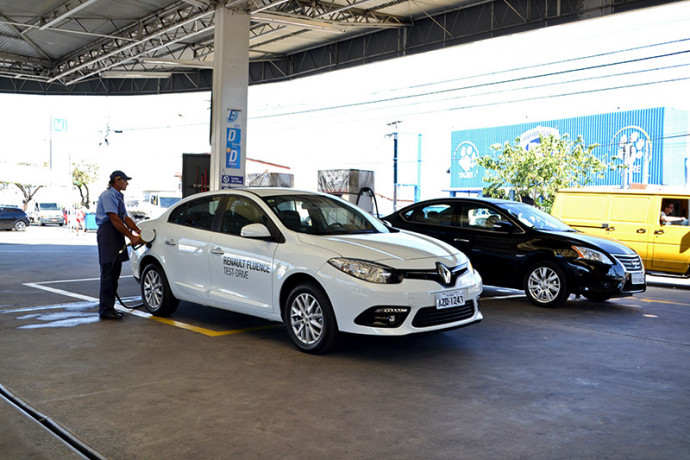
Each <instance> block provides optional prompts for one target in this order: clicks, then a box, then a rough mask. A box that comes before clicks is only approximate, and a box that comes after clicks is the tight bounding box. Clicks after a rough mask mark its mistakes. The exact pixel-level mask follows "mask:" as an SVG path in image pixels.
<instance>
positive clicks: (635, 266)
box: [613, 254, 642, 272]
mask: <svg viewBox="0 0 690 460" xmlns="http://www.w3.org/2000/svg"><path fill="white" fill-rule="evenodd" d="M613 257H615V258H616V260H617V261H618V262H620V263H621V264H622V265H623V267H625V271H628V272H639V271H640V270H642V259H640V256H638V255H634V256H628V255H621V254H616V255H614V256H613Z"/></svg>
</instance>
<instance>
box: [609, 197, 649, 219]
mask: <svg viewBox="0 0 690 460" xmlns="http://www.w3.org/2000/svg"><path fill="white" fill-rule="evenodd" d="M649 200H650V198H648V197H635V196H614V197H613V200H612V202H611V221H612V222H647V216H648V213H649Z"/></svg>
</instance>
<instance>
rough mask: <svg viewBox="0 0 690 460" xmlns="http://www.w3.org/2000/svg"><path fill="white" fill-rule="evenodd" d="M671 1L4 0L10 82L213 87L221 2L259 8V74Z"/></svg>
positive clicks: (271, 77)
mask: <svg viewBox="0 0 690 460" xmlns="http://www.w3.org/2000/svg"><path fill="white" fill-rule="evenodd" d="M661 3H669V1H663V0H660V1H647V0H584V1H583V0H323V1H320V0H311V1H307V0H227V1H222V2H217V1H212V0H183V1H171V0H146V1H144V0H68V1H60V0H22V1H16V0H0V92H5V93H7V92H11V93H24V94H70V95H127V94H161V93H170V92H185V91H201V90H210V89H211V87H212V83H213V77H212V69H213V54H214V28H215V18H216V15H217V13H218V10H221V9H223V8H226V9H231V10H232V9H237V10H242V11H245V12H249V14H250V17H251V25H250V29H249V36H248V40H249V55H248V59H249V84H257V83H266V82H275V81H281V80H286V79H292V78H297V77H301V76H306V75H313V74H316V73H320V72H325V71H330V70H336V69H342V68H346V67H351V66H355V65H360V64H364V63H368V62H374V61H379V60H383V59H389V58H393V57H397V56H404V55H407V54H413V53H419V52H424V51H429V50H433V49H438V48H442V47H447V46H453V45H458V44H461V43H466V42H470V41H474V40H479V39H485V38H490V37H494V36H498V35H505V34H509V33H517V32H521V31H525V30H530V29H534V28H539V27H546V26H550V25H556V24H562V23H565V22H570V21H576V20H580V19H587V18H591V17H597V16H603V15H606V14H612V13H617V12H622V11H628V10H631V9H635V8H641V7H646V6H650V5H655V4H661ZM244 46H245V47H246V44H244Z"/></svg>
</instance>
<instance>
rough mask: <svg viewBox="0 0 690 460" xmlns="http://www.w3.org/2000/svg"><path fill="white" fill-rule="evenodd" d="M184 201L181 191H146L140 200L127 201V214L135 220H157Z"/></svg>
mask: <svg viewBox="0 0 690 460" xmlns="http://www.w3.org/2000/svg"><path fill="white" fill-rule="evenodd" d="M181 199H182V193H181V192H179V191H177V192H176V191H160V190H144V191H143V192H142V195H141V196H140V197H139V198H134V199H128V200H127V201H126V203H125V204H126V205H127V212H128V213H129V215H130V216H132V218H133V219H134V220H144V219H155V218H156V217H158V216H160V215H161V214H163V212H165V210H166V209H168V208H169V207H170V206H172V205H173V204H175V203H177V202H178V201H180V200H181Z"/></svg>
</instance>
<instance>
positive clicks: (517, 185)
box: [478, 134, 607, 212]
mask: <svg viewBox="0 0 690 460" xmlns="http://www.w3.org/2000/svg"><path fill="white" fill-rule="evenodd" d="M539 140H540V142H539V144H538V145H536V146H533V147H532V148H530V150H525V149H524V148H523V147H522V146H521V145H520V138H517V139H515V141H514V143H513V144H510V143H509V142H506V143H505V144H504V145H500V144H497V145H492V146H491V148H492V149H493V150H495V151H496V152H497V153H498V154H497V155H496V156H491V155H485V156H483V157H481V158H479V160H478V163H479V165H481V166H483V167H484V168H486V170H487V175H486V177H484V181H485V182H486V183H487V184H488V185H487V187H485V189H484V194H485V195H487V196H492V197H496V198H506V197H507V196H508V192H507V190H511V189H512V191H513V193H514V196H513V199H515V200H518V201H522V200H523V199H525V198H529V199H530V200H532V202H533V203H534V204H535V205H537V206H539V207H541V208H542V209H544V210H545V211H547V212H549V211H550V210H551V206H552V205H553V200H554V197H555V195H556V192H557V191H558V190H559V189H561V188H566V187H576V186H584V185H587V184H589V183H591V182H592V177H593V176H602V175H603V172H604V171H605V170H606V168H607V165H606V164H605V163H604V162H603V161H601V160H599V159H598V158H596V157H595V156H594V155H592V150H594V148H595V147H597V144H592V145H589V146H585V143H584V141H583V140H582V137H578V138H577V139H576V140H575V141H571V140H570V138H569V137H568V135H567V134H566V135H564V136H563V137H560V138H559V137H556V136H554V135H548V136H539Z"/></svg>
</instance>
